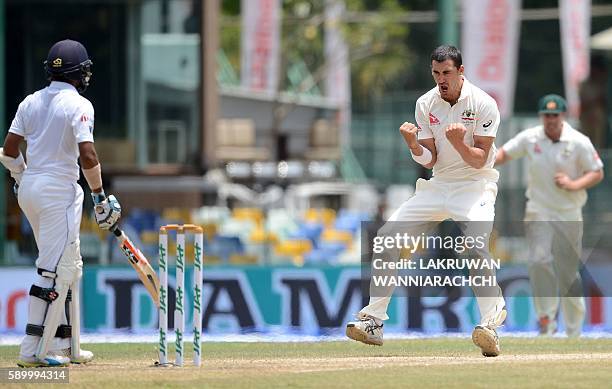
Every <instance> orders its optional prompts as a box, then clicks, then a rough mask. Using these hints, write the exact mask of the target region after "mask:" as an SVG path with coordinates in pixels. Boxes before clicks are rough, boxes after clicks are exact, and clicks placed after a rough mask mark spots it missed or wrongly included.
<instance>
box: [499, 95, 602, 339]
mask: <svg viewBox="0 0 612 389" xmlns="http://www.w3.org/2000/svg"><path fill="white" fill-rule="evenodd" d="M566 111H567V104H566V102H565V99H563V97H561V96H558V95H546V96H544V97H542V98H541V99H540V101H539V104H538V113H539V114H540V118H541V120H542V125H539V126H536V127H533V128H528V129H526V130H524V131H522V132H520V133H519V134H518V135H516V136H515V137H514V138H512V139H510V140H509V141H508V142H506V144H504V145H503V146H502V148H501V149H500V150H499V152H498V153H497V156H496V160H495V164H496V165H501V164H503V163H506V162H507V161H509V160H511V159H516V158H521V157H527V159H528V161H529V172H528V177H527V206H526V210H525V223H526V224H525V230H526V234H527V240H528V243H529V278H530V283H531V288H532V291H533V299H534V305H535V310H536V313H537V315H538V317H539V327H540V334H542V335H551V334H553V333H554V332H555V331H556V329H557V313H558V311H559V303H560V302H561V306H562V307H563V316H564V319H565V329H566V332H567V335H568V336H579V335H580V332H581V329H582V323H583V321H584V316H585V302H584V296H583V291H582V280H581V278H580V273H579V267H580V263H581V261H580V257H581V252H582V207H583V206H584V204H585V203H586V200H587V192H586V190H587V189H588V188H591V187H593V186H595V185H597V184H598V183H599V182H601V180H602V179H603V176H604V174H603V163H602V162H601V159H600V158H599V155H598V154H597V151H595V148H594V147H593V144H592V143H591V141H590V140H589V138H587V137H586V136H585V135H583V134H581V133H580V132H578V131H576V130H575V129H573V128H572V127H571V126H570V125H569V124H568V123H567V122H566V121H565V120H564V119H565V112H566ZM559 296H561V297H562V298H561V299H560V298H559Z"/></svg>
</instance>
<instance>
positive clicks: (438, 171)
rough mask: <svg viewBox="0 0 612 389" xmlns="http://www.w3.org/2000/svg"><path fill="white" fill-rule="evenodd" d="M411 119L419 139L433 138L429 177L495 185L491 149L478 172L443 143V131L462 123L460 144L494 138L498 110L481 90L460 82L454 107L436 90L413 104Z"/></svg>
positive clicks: (448, 144)
mask: <svg viewBox="0 0 612 389" xmlns="http://www.w3.org/2000/svg"><path fill="white" fill-rule="evenodd" d="M415 119H416V122H417V125H418V127H419V128H420V129H421V131H420V132H419V139H428V138H434V140H435V143H436V151H437V153H438V159H437V161H436V164H435V166H434V167H433V176H434V177H436V178H438V179H442V180H445V181H446V180H452V181H457V180H478V179H486V180H488V181H492V182H497V180H498V179H499V173H498V172H497V170H495V169H494V168H493V166H494V165H495V153H496V148H495V145H492V146H491V151H490V152H489V156H488V158H487V161H486V163H485V166H484V167H483V168H481V169H476V168H473V167H471V166H470V165H468V164H467V163H466V162H465V161H464V160H463V159H462V158H461V155H459V153H458V152H457V150H455V148H454V147H453V145H452V144H451V143H450V142H449V141H448V139H446V132H445V130H446V127H447V126H448V125H449V124H451V123H463V125H464V126H465V127H466V129H467V132H466V134H465V138H464V141H465V143H466V144H467V145H468V146H474V135H480V136H490V137H495V136H496V134H497V128H498V127H499V120H500V118H499V110H498V108H497V103H495V100H494V99H493V98H492V97H491V96H489V95H488V94H486V93H485V92H484V91H483V90H481V89H480V88H478V87H476V86H475V85H473V84H472V83H470V82H469V81H468V80H467V79H466V78H464V79H463V86H462V87H461V95H460V96H459V100H457V102H456V103H455V104H454V105H452V106H451V105H450V104H449V103H448V102H447V101H446V100H444V99H443V98H442V96H440V91H439V90H438V87H435V88H433V89H431V90H430V91H429V92H427V93H425V94H424V95H423V96H421V97H420V98H419V99H418V100H417V103H416V111H415Z"/></svg>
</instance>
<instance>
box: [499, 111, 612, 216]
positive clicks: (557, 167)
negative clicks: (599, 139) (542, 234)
mask: <svg viewBox="0 0 612 389" xmlns="http://www.w3.org/2000/svg"><path fill="white" fill-rule="evenodd" d="M502 149H503V150H504V152H506V153H507V154H508V155H509V156H510V157H511V158H513V159H514V158H521V157H524V156H526V157H527V159H528V160H529V168H528V174H527V193H526V195H527V199H528V201H527V212H539V211H546V210H554V211H569V210H576V209H580V208H582V206H584V204H585V203H586V201H587V191H586V190H584V189H583V190H579V191H567V190H565V189H561V188H559V187H557V185H556V184H555V180H554V177H555V174H556V173H565V174H567V175H568V176H569V177H570V178H571V179H572V180H575V179H576V178H579V177H581V176H583V175H584V174H585V173H587V172H589V171H597V170H600V169H601V168H603V163H602V162H601V159H600V158H599V155H598V154H597V151H595V147H593V143H591V140H590V139H589V138H588V137H587V136H585V135H584V134H582V133H580V132H579V131H576V130H575V129H573V128H572V127H571V126H570V125H569V124H568V123H567V122H563V129H562V130H561V138H560V139H559V141H558V142H553V141H552V140H551V139H550V138H549V137H548V136H546V133H545V132H544V127H543V126H541V125H540V126H536V127H532V128H528V129H526V130H523V131H521V132H520V133H519V134H517V135H516V136H515V137H514V138H512V139H510V140H509V141H508V142H506V144H504V145H503V146H502Z"/></svg>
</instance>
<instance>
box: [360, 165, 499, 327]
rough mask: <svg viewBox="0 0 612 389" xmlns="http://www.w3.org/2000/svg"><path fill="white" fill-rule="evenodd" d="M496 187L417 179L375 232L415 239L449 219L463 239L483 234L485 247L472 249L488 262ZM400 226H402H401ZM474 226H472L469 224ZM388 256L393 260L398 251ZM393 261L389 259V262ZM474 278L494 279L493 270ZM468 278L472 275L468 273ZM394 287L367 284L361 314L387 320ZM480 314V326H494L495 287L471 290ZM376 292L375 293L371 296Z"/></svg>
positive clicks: (484, 183) (496, 308) (483, 183)
mask: <svg viewBox="0 0 612 389" xmlns="http://www.w3.org/2000/svg"><path fill="white" fill-rule="evenodd" d="M496 197H497V184H496V183H494V182H490V181H487V180H485V179H481V180H476V181H468V180H461V181H458V180H457V181H452V180H442V179H439V178H436V177H433V178H432V179H430V180H424V179H419V180H417V182H416V190H415V193H414V195H413V196H412V197H411V198H410V199H408V201H406V202H404V203H403V204H402V205H401V206H400V207H399V208H398V209H397V210H396V211H395V212H394V213H393V214H392V215H391V217H390V218H389V220H388V221H387V223H385V225H384V226H383V227H382V228H381V229H380V230H379V231H378V235H379V236H381V235H382V236H394V235H395V234H396V233H398V232H399V233H401V234H409V235H412V236H419V235H421V234H422V233H427V232H429V231H430V230H431V229H432V228H434V227H435V226H436V225H437V224H438V223H440V222H441V221H443V220H446V219H453V220H454V221H456V222H457V223H458V225H459V227H460V228H461V230H462V232H463V234H464V235H465V236H478V235H480V236H482V235H484V234H486V236H487V239H486V246H485V247H484V248H482V249H476V250H475V253H476V254H477V256H478V257H480V258H491V256H490V254H489V249H488V247H489V245H488V237H490V236H491V230H492V228H493V219H494V217H495V199H496ZM401 222H404V223H401ZM471 222H475V223H471ZM398 229H400V230H398ZM390 255H391V256H392V257H393V258H394V260H397V258H399V250H396V252H391V253H390ZM392 260H393V259H392ZM476 272H477V275H482V276H488V275H495V270H494V269H492V270H488V269H482V270H480V269H479V270H477V271H476ZM470 275H474V272H473V271H471V272H470ZM394 289H395V288H394V287H392V286H390V287H386V288H384V290H382V291H381V289H380V287H374V286H373V284H372V282H371V283H370V303H369V304H368V305H367V306H366V307H365V308H363V309H362V310H361V313H364V314H367V315H370V316H373V317H376V318H378V319H381V320H387V319H388V318H389V317H388V316H387V307H388V305H389V301H390V300H391V296H392V294H393V291H394ZM472 289H473V291H474V294H475V296H476V299H477V302H478V308H479V310H480V323H481V324H482V325H489V326H493V327H494V326H495V325H496V324H495V323H496V322H497V318H498V317H499V313H500V312H501V311H502V310H503V308H504V307H505V301H504V298H503V296H502V292H501V289H500V288H499V286H498V285H494V286H481V287H473V288H472ZM374 290H376V292H373V291H374Z"/></svg>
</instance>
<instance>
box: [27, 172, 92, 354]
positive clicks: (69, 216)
mask: <svg viewBox="0 0 612 389" xmlns="http://www.w3.org/2000/svg"><path fill="white" fill-rule="evenodd" d="M18 199H19V206H20V207H21V210H22V211H23V213H24V214H25V216H26V217H27V218H28V221H29V222H30V225H31V226H32V230H33V232H34V238H35V239H36V246H37V247H38V258H37V259H36V267H37V268H40V269H45V270H49V271H52V272H58V271H59V270H60V269H58V264H60V259H62V263H61V266H62V270H64V271H63V272H62V273H63V274H66V273H67V274H68V275H67V276H65V277H66V278H71V277H72V278H73V279H76V278H78V277H80V276H81V271H82V267H83V261H82V259H81V253H80V248H79V229H80V226H81V214H82V211H83V190H82V189H81V187H80V186H79V185H78V184H77V183H76V182H67V181H64V180H61V179H58V178H57V177H51V176H44V175H42V176H41V175H36V176H28V175H27V174H26V175H24V177H23V179H22V181H21V185H20V186H19V193H18ZM35 284H36V285H38V286H40V287H43V288H50V287H53V285H54V280H52V279H50V278H45V277H42V276H39V277H38V279H37V281H36V282H35ZM46 311H47V303H46V302H44V301H43V300H41V299H39V298H36V297H32V296H30V308H29V312H28V323H30V324H36V325H42V324H43V322H44V319H45V315H46ZM62 324H66V320H65V318H64V319H63V320H62ZM39 340H40V337H37V336H31V335H26V336H25V338H24V340H23V342H22V344H21V351H20V353H21V355H22V356H32V355H34V353H35V350H36V347H37V345H38V341H39ZM69 345H70V339H61V340H60V339H59V338H55V340H54V345H53V346H52V349H57V348H67V347H69Z"/></svg>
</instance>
